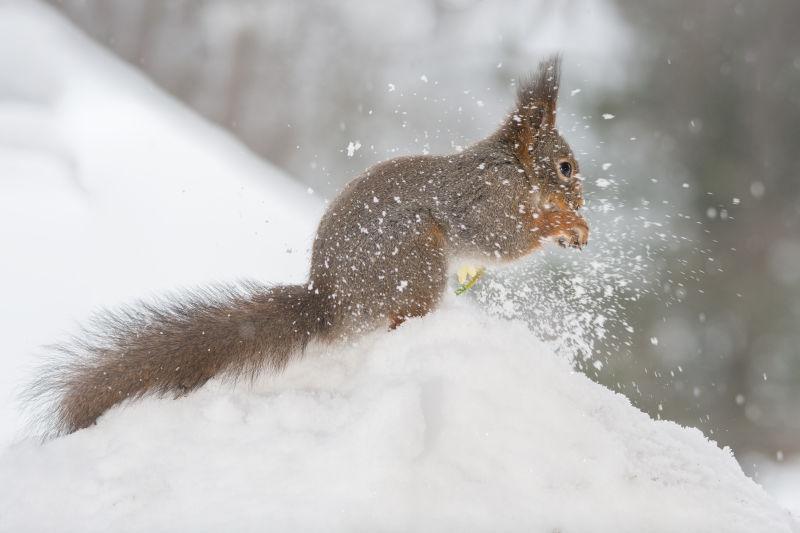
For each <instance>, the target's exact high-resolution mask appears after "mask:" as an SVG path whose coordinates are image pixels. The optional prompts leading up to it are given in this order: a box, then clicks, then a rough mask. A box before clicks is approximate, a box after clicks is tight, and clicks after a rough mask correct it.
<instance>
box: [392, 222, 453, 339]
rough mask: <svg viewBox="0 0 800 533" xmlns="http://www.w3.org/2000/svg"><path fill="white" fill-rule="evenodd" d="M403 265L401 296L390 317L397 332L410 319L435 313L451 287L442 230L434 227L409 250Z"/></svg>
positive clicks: (399, 272) (415, 241)
mask: <svg viewBox="0 0 800 533" xmlns="http://www.w3.org/2000/svg"><path fill="white" fill-rule="evenodd" d="M405 252H406V253H405V254H404V257H403V258H402V260H401V261H400V262H399V264H400V265H403V266H405V267H406V268H402V267H401V268H400V269H399V270H398V279H397V281H398V284H397V293H396V294H394V295H393V297H392V299H391V300H392V305H391V307H390V309H391V311H390V312H389V314H388V318H389V329H390V330H395V329H397V328H398V327H399V326H400V325H401V324H402V323H403V322H405V321H406V320H407V319H409V318H413V317H421V316H424V315H426V314H428V313H429V312H431V311H433V310H434V309H435V308H436V306H437V305H438V304H439V301H440V300H441V298H442V294H443V293H444V291H445V289H446V288H447V255H446V252H445V236H444V233H443V232H442V230H441V228H439V226H437V225H432V226H431V227H430V229H429V230H428V231H426V232H423V233H421V234H420V235H419V237H418V238H417V239H415V240H414V242H413V243H411V246H409V247H408V249H407V250H405Z"/></svg>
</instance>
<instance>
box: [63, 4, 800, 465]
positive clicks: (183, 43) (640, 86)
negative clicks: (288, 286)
mask: <svg viewBox="0 0 800 533" xmlns="http://www.w3.org/2000/svg"><path fill="white" fill-rule="evenodd" d="M49 3H50V4H51V5H53V6H55V7H56V8H57V9H59V10H60V11H61V12H63V13H64V14H65V15H66V16H68V17H69V18H70V19H71V20H72V21H73V22H74V23H75V24H76V25H78V26H79V27H80V28H82V29H83V30H84V31H85V32H86V33H87V34H88V35H89V36H91V37H92V38H93V39H95V40H96V41H97V42H98V43H100V44H102V45H103V46H104V47H106V48H107V49H108V50H110V51H111V52H113V53H114V54H116V55H118V56H119V57H121V58H123V59H124V60H126V61H127V62H129V63H130V64H131V65H133V66H135V67H136V68H138V69H140V70H141V71H142V72H144V73H145V74H146V75H147V76H149V77H150V78H151V79H152V80H154V82H155V83H157V84H158V85H160V86H162V87H163V88H164V89H165V90H166V91H168V92H170V93H171V94H172V95H174V96H175V97H176V98H178V99H180V100H181V101H183V102H184V103H185V104H186V105H188V106H190V107H191V108H193V109H195V110H196V111H197V112H198V113H200V114H202V115H204V116H205V117H207V118H208V119H210V120H211V121H213V122H216V123H217V124H219V125H221V126H222V127H224V128H227V129H228V130H230V131H231V132H232V133H233V134H234V135H235V136H237V137H238V138H239V139H241V141H242V142H243V143H245V144H246V145H247V146H249V147H250V148H251V149H252V150H253V151H254V152H256V153H258V154H259V155H260V156H262V157H263V158H265V159H267V160H269V161H270V162H272V163H273V164H275V165H277V166H278V167H280V168H282V169H283V170H285V171H286V173H288V174H289V175H291V176H293V177H294V178H295V179H296V180H298V181H300V182H302V183H303V184H304V187H308V188H310V190H313V191H314V192H315V194H318V195H320V196H321V197H322V198H330V197H331V196H332V195H333V194H335V192H336V191H337V190H338V189H339V188H340V187H341V186H342V185H343V184H344V183H345V182H346V181H348V180H349V179H350V178H352V177H353V176H354V175H356V174H357V173H359V172H361V171H362V170H363V169H364V168H366V167H368V166H369V165H371V164H373V163H375V162H378V161H380V160H384V159H387V158H390V157H394V156H396V155H402V154H408V153H443V152H451V151H456V150H459V149H461V148H462V147H463V146H465V145H467V144H469V143H471V142H473V141H476V140H478V139H480V138H482V137H483V136H485V135H486V134H488V133H489V132H491V131H492V129H493V128H494V127H496V125H497V124H498V123H499V121H500V120H501V118H502V117H503V114H504V113H506V112H507V111H508V110H509V108H510V106H511V105H512V103H513V94H514V92H513V86H514V83H515V80H516V79H517V77H518V76H520V75H524V74H525V73H526V72H528V71H530V70H531V69H533V68H535V65H536V63H537V62H538V60H540V59H541V58H542V57H543V56H544V55H545V54H547V53H549V52H552V51H556V50H560V51H562V52H563V53H564V58H565V62H564V71H565V75H564V80H563V84H562V90H561V98H560V115H559V121H560V127H561V129H562V131H563V132H564V133H565V134H566V136H567V138H568V139H569V140H570V142H571V143H572V144H573V147H575V148H576V150H577V152H578V153H579V154H581V155H580V161H581V166H582V171H583V174H584V175H585V176H586V185H587V186H586V189H587V199H588V202H589V206H590V208H592V211H590V215H589V218H590V220H593V219H592V217H593V216H596V217H597V219H598V220H599V219H602V220H605V221H606V222H605V226H603V224H600V225H598V226H596V228H595V231H596V234H598V232H600V233H602V229H603V227H607V228H608V229H609V230H608V232H607V233H606V236H605V239H603V238H602V237H599V241H598V242H597V243H596V247H601V248H600V249H596V250H594V252H593V253H594V254H599V255H602V254H604V253H605V254H606V255H609V256H610V255H613V256H614V257H615V259H614V260H613V261H611V262H612V263H613V264H614V265H616V268H617V269H618V270H619V271H621V272H624V273H625V276H610V277H609V276H606V278H605V279H606V281H607V282H608V283H611V284H617V285H619V284H623V285H626V284H630V285H635V286H636V287H638V288H637V289H635V290H632V291H631V292H629V293H616V294H627V295H628V296H626V297H624V298H616V299H615V300H614V301H613V302H611V301H607V300H602V299H600V300H596V302H597V303H596V306H600V307H602V306H605V305H608V306H610V307H613V308H614V309H615V313H616V315H615V316H616V317H617V318H618V319H617V320H611V321H609V322H608V323H607V324H605V327H606V329H607V330H608V331H607V332H606V333H605V334H604V335H602V336H600V337H601V338H598V339H596V340H597V343H596V345H595V350H597V351H598V352H603V353H605V354H606V355H605V356H604V357H603V358H602V360H601V362H600V363H599V364H591V365H585V367H584V368H585V370H586V371H587V373H588V374H589V375H591V376H592V377H593V378H594V379H596V380H598V381H600V382H601V383H603V384H605V385H607V386H609V387H611V388H613V389H615V390H619V391H621V392H624V393H625V394H626V395H628V396H629V397H630V398H631V401H632V402H633V403H635V404H636V405H637V406H639V407H640V408H641V409H643V410H645V411H646V412H648V413H649V414H650V415H652V416H654V417H661V418H666V419H670V420H675V421H677V422H679V423H681V424H684V425H690V426H695V427H699V428H700V429H702V430H703V431H704V433H706V434H707V435H709V437H711V438H712V439H714V440H716V441H718V442H719V443H720V444H721V445H728V446H731V447H732V448H733V450H734V451H735V453H736V456H737V458H738V459H739V460H740V462H741V463H742V465H743V467H744V469H745V470H746V471H748V472H749V473H751V474H752V473H757V472H754V469H756V468H757V466H756V463H758V462H759V461H760V459H759V458H770V459H771V460H773V461H776V462H782V461H789V460H792V459H793V458H794V457H797V455H798V454H800V416H798V413H800V232H799V230H800V150H798V148H797V147H798V140H800V33H799V32H798V28H800V3H798V2H796V1H792V0H785V1H775V2H757V1H741V2H739V1H728V0H719V1H714V2H710V1H709V2H697V1H695V0H674V1H672V2H658V1H656V0H608V1H605V2H601V1H583V0H568V1H564V2H545V1H541V2H538V1H532V0H531V1H522V0H500V1H492V2H490V1H486V0H403V1H400V0H387V1H382V2H357V1H352V0H340V1H336V2H332V1H326V0H306V1H304V2H294V1H290V0H259V1H255V0H139V1H137V2H130V1H128V0H60V1H57V0H51V1H50V2H49ZM604 244H605V248H602V246H603V245H604ZM642 257H644V258H645V259H644V263H645V266H641V262H642V259H641V258H642ZM637 258H638V259H637ZM628 261H630V264H628V263H627V262H628ZM609 280H610V281H609Z"/></svg>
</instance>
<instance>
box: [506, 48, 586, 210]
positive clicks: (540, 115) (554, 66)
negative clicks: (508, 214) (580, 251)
mask: <svg viewBox="0 0 800 533" xmlns="http://www.w3.org/2000/svg"><path fill="white" fill-rule="evenodd" d="M560 78H561V57H560V56H559V55H554V56H551V57H549V58H548V59H546V60H545V61H542V62H541V63H540V64H539V68H538V69H537V71H536V73H535V74H534V75H533V76H531V77H530V78H528V79H527V80H524V81H522V82H521V83H520V85H519V89H518V91H517V108H516V109H515V110H514V112H513V113H512V114H511V116H510V117H509V118H508V120H507V121H506V123H505V124H504V125H503V127H502V128H501V130H500V133H501V139H502V141H503V142H505V143H507V144H508V145H510V146H511V147H512V148H513V151H514V153H515V155H516V157H517V159H518V160H519V162H520V163H521V164H522V167H523V168H524V170H525V174H526V176H527V178H528V179H529V181H530V183H531V187H532V189H534V191H535V192H536V194H537V197H538V199H539V201H538V203H539V204H540V205H541V206H547V205H550V206H553V207H555V208H557V209H564V210H567V209H569V210H573V211H577V210H578V209H580V208H581V207H583V204H584V201H583V189H582V187H581V180H580V177H579V170H580V169H579V167H578V162H577V160H576V159H575V156H574V154H573V152H572V149H571V148H570V146H569V143H567V141H566V140H565V139H564V138H563V137H562V136H561V134H560V133H559V132H558V130H557V129H556V105H557V103H558V87H559V82H560Z"/></svg>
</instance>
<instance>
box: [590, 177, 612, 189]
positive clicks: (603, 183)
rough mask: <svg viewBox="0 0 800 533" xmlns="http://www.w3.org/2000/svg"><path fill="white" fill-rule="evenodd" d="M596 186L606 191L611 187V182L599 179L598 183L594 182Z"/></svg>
mask: <svg viewBox="0 0 800 533" xmlns="http://www.w3.org/2000/svg"><path fill="white" fill-rule="evenodd" d="M594 184H595V185H597V186H598V187H600V188H601V189H605V188H606V187H608V186H609V185H611V182H610V181H608V180H607V179H605V178H598V179H597V181H595V182H594Z"/></svg>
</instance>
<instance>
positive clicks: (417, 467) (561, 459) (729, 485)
mask: <svg viewBox="0 0 800 533" xmlns="http://www.w3.org/2000/svg"><path fill="white" fill-rule="evenodd" d="M319 212H320V202H319V201H318V200H317V199H316V198H315V197H314V196H309V195H307V194H306V193H305V191H302V190H300V189H299V188H298V187H297V186H296V185H294V184H293V183H292V182H291V181H289V180H288V179H286V178H285V177H283V176H281V175H280V173H279V172H277V171H276V170H275V169H273V168H271V167H269V166H267V165H265V164H264V163H261V162H259V161H257V160H256V159H254V158H253V157H252V156H251V155H250V154H248V153H247V152H246V151H244V150H243V149H241V148H240V147H238V145H236V144H235V143H234V142H233V141H231V140H230V139H229V137H228V136H227V135H225V134H224V133H221V132H219V131H216V130H215V129H214V128H212V127H210V126H209V125H208V124H206V123H204V122H203V121H202V120H199V119H197V118H196V117H194V116H193V115H192V114H191V113H189V112H187V111H185V110H183V109H182V108H180V107H179V106H177V105H176V104H175V103H173V102H172V101H171V100H170V99H169V98H167V97H165V96H163V95H162V94H161V93H160V92H159V91H158V90H156V89H155V88H153V87H152V86H151V85H150V84H148V83H147V82H146V81H144V80H143V79H142V78H141V77H140V76H139V75H137V74H136V73H135V72H133V71H132V70H130V69H127V68H125V67H123V66H121V65H119V64H118V63H117V62H116V61H114V60H113V59H111V58H110V57H108V56H107V55H106V54H104V53H103V52H101V51H99V50H98V49H97V48H96V47H95V46H93V45H92V44H91V43H90V42H89V41H88V40H86V39H85V38H84V37H82V36H81V35H79V34H77V33H76V32H75V31H73V30H72V29H71V28H70V27H69V26H68V25H67V24H66V23H65V22H64V21H63V20H61V19H60V18H59V17H57V16H56V15H54V14H53V13H52V12H51V11H50V10H49V9H46V8H44V7H43V6H40V5H38V4H33V3H28V2H25V1H23V0H16V1H14V2H4V3H3V2H0V249H2V250H3V260H2V262H0V294H2V295H3V305H2V307H0V328H2V338H3V340H4V343H5V345H4V350H3V351H2V353H0V364H2V367H3V372H2V374H0V395H1V397H0V402H2V403H1V405H0V428H2V429H1V430H0V479H3V480H4V483H0V531H14V532H24V531H50V530H55V531H141V530H148V531H220V530H224V531H256V530H258V531H261V530H264V529H269V530H275V531H309V530H315V531H335V530H340V531H353V530H361V531H375V530H381V531H408V530H424V531H431V530H457V531H465V530H482V531H498V530H499V531H516V530H532V531H562V532H568V531H614V532H621V531H665V532H667V531H669V532H672V531H724V532H731V531H742V532H745V531H746V532H754V531H764V532H766V531H769V532H773V531H800V528H798V526H797V524H796V522H794V521H793V520H792V519H791V517H790V516H789V515H788V513H787V512H786V511H785V510H783V509H782V508H781V507H780V506H779V505H778V504H776V503H775V502H774V501H773V500H772V499H771V498H770V497H769V496H768V495H767V494H766V493H765V492H764V491H763V490H762V489H761V488H760V487H759V486H758V485H756V484H755V483H754V482H753V481H751V480H750V479H749V478H747V477H746V476H745V475H744V474H743V473H742V472H741V469H740V468H739V466H738V464H737V463H736V461H735V460H734V458H733V456H732V455H731V453H730V452H729V451H727V450H721V449H719V448H717V447H716V445H714V444H713V443H712V442H709V441H708V440H707V439H705V438H704V437H703V436H702V435H701V434H700V432H698V431H697V430H693V429H686V428H681V427H679V426H677V425H675V424H673V423H670V422H664V421H653V420H651V419H649V418H648V417H647V416H646V415H644V414H643V413H641V412H640V411H638V410H637V409H635V408H634V407H632V406H631V405H630V403H629V402H628V401H627V399H626V398H624V397H623V396H621V395H618V394H615V393H613V392H611V391H609V390H607V389H605V388H603V387H601V386H599V385H597V384H595V383H593V382H592V381H590V380H589V379H588V378H586V377H585V376H584V375H583V374H581V373H576V372H574V371H573V370H572V368H571V367H570V365H569V363H568V362H567V361H565V360H563V359H561V358H559V357H556V356H554V355H553V353H552V350H551V347H550V346H548V345H546V344H543V343H542V342H540V341H539V340H537V339H536V338H535V337H534V336H533V335H532V334H531V333H530V332H529V331H528V330H527V329H525V328H524V327H523V326H522V325H520V324H517V323H511V322H508V321H504V320H501V319H497V318H489V317H487V316H485V315H484V314H483V313H481V312H480V310H478V309H476V308H474V307H472V305H473V304H470V303H469V301H462V300H459V299H456V298H454V297H451V298H449V299H448V300H447V301H446V302H445V305H444V308H443V309H442V310H440V311H439V312H437V313H436V314H434V315H432V316H429V317H427V318H425V319H420V320H414V321H411V322H409V323H407V324H405V325H404V326H403V327H401V328H400V329H399V330H398V331H396V332H394V333H392V334H387V333H384V332H378V333H375V334H372V335H369V336H367V337H365V338H363V339H361V340H360V341H359V342H358V343H357V344H355V345H352V346H343V347H334V348H330V347H321V346H314V347H312V349H311V350H310V351H309V353H308V355H307V357H306V358H305V359H304V360H302V361H300V362H298V363H296V364H294V365H292V366H290V368H289V369H288V370H287V372H286V373H285V374H283V375H281V376H277V377H264V378H262V379H260V380H259V381H258V382H257V383H256V384H255V385H254V386H252V387H250V386H245V385H242V386H239V387H238V388H231V386H230V385H228V384H225V383H220V382H211V383H210V384H209V385H208V386H206V387H205V388H203V389H201V390H200V391H199V392H197V393H195V394H192V395H189V396H187V397H184V398H181V399H180V400H174V401H173V400H159V399H154V398H148V399H145V400H143V401H140V402H135V403H131V404H128V405H124V406H122V407H120V408H116V409H113V410H112V411H110V412H109V413H107V414H106V415H105V416H103V417H102V418H101V419H100V421H99V423H98V424H97V425H96V426H94V427H91V428H88V429H86V430H83V431H79V432H77V433H75V434H73V435H69V436H67V437H63V438H59V439H56V440H52V441H49V442H47V443H44V444H42V443H40V442H39V441H38V440H36V439H30V438H27V439H26V438H22V435H23V433H22V431H21V419H20V417H19V415H18V411H17V409H16V407H17V406H16V405H15V404H13V403H11V397H12V395H13V393H14V392H15V390H16V389H17V388H18V387H19V385H20V384H21V383H22V382H23V381H24V379H25V378H26V377H27V376H28V371H27V369H28V368H30V367H31V366H33V365H34V364H35V362H36V354H37V351H38V352H40V351H39V350H38V346H40V345H42V344H45V343H48V342H53V341H56V340H58V339H59V338H63V332H64V331H74V323H75V322H76V321H80V320H83V319H84V318H85V317H86V316H87V314H88V313H89V312H90V311H91V310H92V309H94V308H96V307H97V306H101V305H104V306H114V305H116V304H118V303H120V302H123V301H128V300H130V299H132V298H136V297H141V296H145V297H147V296H151V295H154V294H158V293H160V292H162V291H164V290H174V289H176V288H179V287H182V286H193V285H196V284H202V283H208V282H212V281H222V280H226V279H228V280H236V279H238V278H244V277H251V278H257V279H260V280H263V281H281V280H282V281H299V280H301V279H303V278H304V277H305V273H306V259H307V249H308V246H309V243H310V238H311V236H312V234H313V230H314V225H315V223H316V220H317V218H318V216H319ZM12 441H13V442H12Z"/></svg>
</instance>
